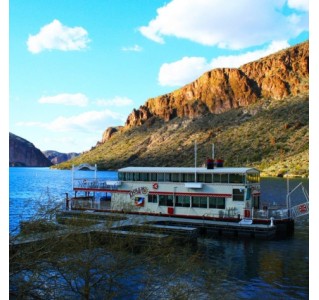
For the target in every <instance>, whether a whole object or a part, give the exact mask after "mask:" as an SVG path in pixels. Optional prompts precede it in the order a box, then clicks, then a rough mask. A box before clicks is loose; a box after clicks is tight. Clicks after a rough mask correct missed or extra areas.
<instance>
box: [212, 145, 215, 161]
mask: <svg viewBox="0 0 319 300" xmlns="http://www.w3.org/2000/svg"><path fill="white" fill-rule="evenodd" d="M212 159H215V144H214V143H213V144H212Z"/></svg>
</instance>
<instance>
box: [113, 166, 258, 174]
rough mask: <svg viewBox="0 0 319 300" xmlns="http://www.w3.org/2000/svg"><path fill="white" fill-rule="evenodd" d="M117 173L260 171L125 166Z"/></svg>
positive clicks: (237, 172) (253, 169) (252, 169)
mask: <svg viewBox="0 0 319 300" xmlns="http://www.w3.org/2000/svg"><path fill="white" fill-rule="evenodd" d="M118 172H119V173H124V172H126V173H202V174H210V173H219V174H227V173H228V174H247V173H258V174H259V173H260V171H259V170H257V169H255V168H247V167H238V168H236V167H230V168H224V167H222V168H213V169H207V168H194V167H126V168H122V169H119V170H118Z"/></svg>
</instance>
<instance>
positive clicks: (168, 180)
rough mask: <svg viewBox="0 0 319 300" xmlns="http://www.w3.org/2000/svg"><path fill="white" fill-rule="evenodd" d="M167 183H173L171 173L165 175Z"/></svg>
mask: <svg viewBox="0 0 319 300" xmlns="http://www.w3.org/2000/svg"><path fill="white" fill-rule="evenodd" d="M165 181H166V182H170V181H171V174H170V173H165Z"/></svg>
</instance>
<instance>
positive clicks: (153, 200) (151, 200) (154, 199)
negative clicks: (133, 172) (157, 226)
mask: <svg viewBox="0 0 319 300" xmlns="http://www.w3.org/2000/svg"><path fill="white" fill-rule="evenodd" d="M148 203H157V195H150V194H149V195H148Z"/></svg>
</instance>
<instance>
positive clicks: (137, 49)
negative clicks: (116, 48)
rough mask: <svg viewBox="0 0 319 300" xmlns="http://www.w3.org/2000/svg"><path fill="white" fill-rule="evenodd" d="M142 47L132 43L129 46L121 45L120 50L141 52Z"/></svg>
mask: <svg viewBox="0 0 319 300" xmlns="http://www.w3.org/2000/svg"><path fill="white" fill-rule="evenodd" d="M142 50H143V48H142V47H141V46H139V45H134V46H131V47H122V51H131V52H141V51H142Z"/></svg>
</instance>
